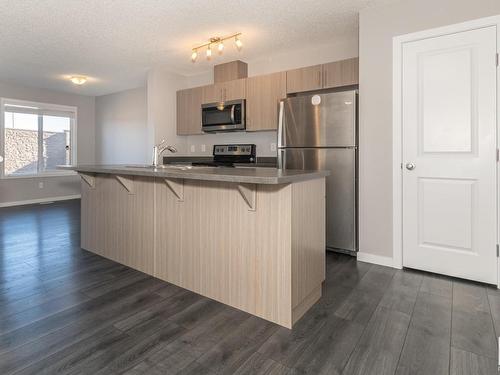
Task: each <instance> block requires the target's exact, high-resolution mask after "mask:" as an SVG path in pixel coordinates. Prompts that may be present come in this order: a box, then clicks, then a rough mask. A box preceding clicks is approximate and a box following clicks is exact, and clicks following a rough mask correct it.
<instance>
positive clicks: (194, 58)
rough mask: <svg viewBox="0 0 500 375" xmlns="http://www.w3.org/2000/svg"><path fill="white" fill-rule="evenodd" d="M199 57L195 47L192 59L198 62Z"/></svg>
mask: <svg viewBox="0 0 500 375" xmlns="http://www.w3.org/2000/svg"><path fill="white" fill-rule="evenodd" d="M197 58H198V52H197V51H196V50H195V49H194V50H193V53H192V54H191V61H192V62H196V59H197Z"/></svg>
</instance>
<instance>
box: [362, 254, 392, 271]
mask: <svg viewBox="0 0 500 375" xmlns="http://www.w3.org/2000/svg"><path fill="white" fill-rule="evenodd" d="M357 258H358V260H359V261H360V262H366V263H372V264H378V265H379V266H386V267H392V268H398V267H395V266H394V262H393V259H392V258H391V257H384V256H380V255H374V254H369V253H362V252H358V254H357Z"/></svg>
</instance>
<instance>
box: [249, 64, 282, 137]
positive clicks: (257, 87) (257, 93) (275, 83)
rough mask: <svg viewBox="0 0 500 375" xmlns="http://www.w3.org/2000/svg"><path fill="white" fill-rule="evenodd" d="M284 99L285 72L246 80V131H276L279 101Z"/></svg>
mask: <svg viewBox="0 0 500 375" xmlns="http://www.w3.org/2000/svg"><path fill="white" fill-rule="evenodd" d="M285 97H286V73H285V72H279V73H274V74H267V75H263V76H256V77H251V78H247V82H246V100H247V103H246V128H247V131H259V130H276V129H277V127H278V107H279V100H280V99H283V98H285Z"/></svg>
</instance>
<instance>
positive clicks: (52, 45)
mask: <svg viewBox="0 0 500 375" xmlns="http://www.w3.org/2000/svg"><path fill="white" fill-rule="evenodd" d="M394 1H395V0H316V1H305V0H302V1H298V0H295V1H291V0H290V1H284V0H269V1H263V0H252V1H250V0H247V1H242V0H226V1H221V0H205V1H199V0H198V1H189V0H183V1H178V0H177V1H173V0H114V1H113V0H44V1H39V0H31V1H29V0H2V1H0V25H1V31H0V80H4V81H7V82H16V83H20V84H24V85H28V86H34V87H43V88H51V89H56V90H63V91H68V92H74V93H81V94H85V95H102V94H106V93H110V92H115V91H120V90H123V89H127V88H131V87H136V86H139V85H141V84H142V83H143V82H144V81H145V75H146V72H147V70H148V69H150V68H151V67H152V66H154V65H156V64H163V65H166V66H168V67H170V69H171V70H172V71H173V72H177V73H181V74H186V75H192V74H197V73H201V72H204V71H207V70H208V69H210V67H211V65H213V64H214V63H220V62H224V61H230V60H233V59H234V58H240V59H243V60H252V59H255V58H258V57H261V56H263V55H265V54H270V53H272V52H279V51H282V50H286V49H287V48H295V47H297V46H300V45H304V44H316V43H318V44H324V43H327V42H328V41H330V40H333V39H335V38H343V37H348V36H351V37H352V36H353V35H356V34H357V27H358V16H357V14H358V12H359V10H360V9H363V8H366V7H371V6H375V5H380V4H386V3H390V2H394ZM234 32H242V33H243V36H242V41H243V43H244V48H243V50H242V51H241V52H239V53H238V52H236V51H235V49H234V48H233V46H229V45H228V46H227V47H229V48H226V51H225V53H224V55H223V56H217V58H215V59H213V60H212V62H207V61H204V60H203V59H201V60H200V61H199V62H197V63H196V64H192V63H191V61H190V49H191V48H192V47H193V46H195V45H197V44H200V43H203V42H205V41H206V39H208V38H209V37H210V36H215V35H227V34H231V33H234ZM214 52H215V51H214ZM72 74H82V75H87V76H89V77H90V79H89V82H88V83H87V84H85V85H84V86H74V85H72V84H71V83H69V82H68V81H67V79H65V78H66V77H67V76H69V75H72Z"/></svg>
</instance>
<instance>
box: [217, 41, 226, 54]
mask: <svg viewBox="0 0 500 375" xmlns="http://www.w3.org/2000/svg"><path fill="white" fill-rule="evenodd" d="M217 49H218V50H219V53H222V51H224V43H223V42H222V41H221V42H220V43H219V46H218V47H217Z"/></svg>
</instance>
